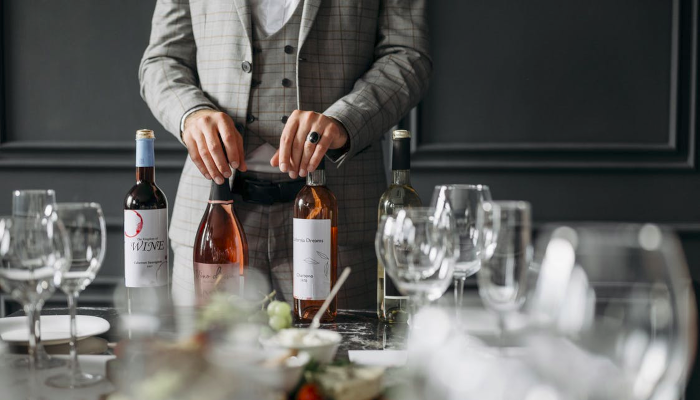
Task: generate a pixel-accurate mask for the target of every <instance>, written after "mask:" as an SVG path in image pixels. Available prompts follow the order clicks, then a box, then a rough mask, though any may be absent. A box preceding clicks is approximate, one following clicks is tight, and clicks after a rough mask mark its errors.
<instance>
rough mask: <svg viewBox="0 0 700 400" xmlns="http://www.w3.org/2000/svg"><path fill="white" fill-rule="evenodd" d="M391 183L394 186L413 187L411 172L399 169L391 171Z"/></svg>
mask: <svg viewBox="0 0 700 400" xmlns="http://www.w3.org/2000/svg"><path fill="white" fill-rule="evenodd" d="M391 183H392V184H394V185H402V186H411V170H409V169H399V170H392V171H391Z"/></svg>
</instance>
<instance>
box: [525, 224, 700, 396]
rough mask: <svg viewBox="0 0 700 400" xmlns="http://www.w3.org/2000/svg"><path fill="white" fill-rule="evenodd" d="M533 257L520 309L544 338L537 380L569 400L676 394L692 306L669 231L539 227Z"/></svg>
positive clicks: (692, 339) (690, 335)
mask: <svg viewBox="0 0 700 400" xmlns="http://www.w3.org/2000/svg"><path fill="white" fill-rule="evenodd" d="M535 259H536V260H537V261H538V263H539V265H540V271H539V278H538V280H537V284H536V286H535V287H532V288H531V289H528V292H529V294H528V300H527V305H526V307H525V310H526V311H527V314H528V315H529V316H530V317H531V320H532V321H534V322H535V323H536V325H537V326H539V327H540V328H543V331H544V332H546V333H548V335H541V336H540V337H539V339H538V342H535V343H536V344H538V346H537V347H535V348H533V351H532V354H533V355H534V356H533V357H531V358H530V360H531V362H532V365H533V366H534V368H535V369H536V370H537V372H538V373H539V374H541V376H544V377H547V379H549V380H550V381H552V382H553V383H555V384H557V385H558V386H560V387H561V388H565V389H567V391H568V392H570V393H572V394H574V395H575V398H589V399H602V398H606V399H607V398H610V399H612V398H614V399H632V400H646V399H654V400H656V399H678V398H681V397H683V396H682V393H683V390H684V388H685V384H686V381H687V377H688V372H689V368H690V366H691V365H692V363H693V359H694V356H695V351H696V339H697V338H696V330H697V321H696V319H697V309H696V302H695V295H694V293H693V285H692V279H691V277H690V273H689V270H688V265H687V263H686V260H685V256H684V254H683V250H682V247H681V244H680V240H679V239H678V237H677V236H676V235H675V234H674V233H673V232H672V231H670V230H669V229H666V228H663V227H659V226H657V225H652V224H644V225H643V224H620V223H595V224H593V223H588V224H586V223H578V224H566V225H550V226H545V227H544V228H543V229H542V231H541V232H540V233H539V235H538V239H537V243H536V251H535ZM571 376H576V379H571Z"/></svg>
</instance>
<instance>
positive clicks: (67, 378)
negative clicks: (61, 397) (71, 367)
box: [46, 372, 104, 389]
mask: <svg viewBox="0 0 700 400" xmlns="http://www.w3.org/2000/svg"><path fill="white" fill-rule="evenodd" d="M103 380H104V376H102V375H97V374H94V375H93V374H86V373H84V372H83V373H79V374H75V375H73V374H72V373H70V372H67V373H64V374H60V375H55V376H52V377H50V378H48V379H47V380H46V384H47V385H48V386H51V387H55V388H61V389H75V388H82V387H87V386H92V385H96V384H98V383H100V382H102V381H103Z"/></svg>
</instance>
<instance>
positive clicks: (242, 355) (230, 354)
mask: <svg viewBox="0 0 700 400" xmlns="http://www.w3.org/2000/svg"><path fill="white" fill-rule="evenodd" d="M207 359H208V360H209V362H210V363H212V364H214V365H216V366H219V367H221V368H224V369H227V370H229V371H235V372H236V373H238V374H240V375H241V376H245V377H246V379H250V380H251V381H253V382H255V383H257V384H259V385H261V386H263V387H266V388H272V389H276V390H280V391H284V392H291V391H292V390H293V389H294V388H295V387H296V386H297V384H299V380H301V375H302V374H303V373H304V366H305V365H306V364H308V363H309V361H311V356H310V355H309V354H307V353H304V352H300V353H298V354H296V355H294V356H291V355H290V351H289V350H285V349H264V350H263V349H241V348H226V347H223V348H222V347H220V348H217V349H214V350H212V351H210V352H209V354H208V355H207Z"/></svg>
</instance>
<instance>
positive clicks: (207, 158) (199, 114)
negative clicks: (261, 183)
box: [182, 109, 248, 185]
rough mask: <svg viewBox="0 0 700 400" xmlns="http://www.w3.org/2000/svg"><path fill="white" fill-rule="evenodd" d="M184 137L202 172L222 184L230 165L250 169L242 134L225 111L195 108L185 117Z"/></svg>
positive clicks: (193, 158)
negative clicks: (247, 165)
mask: <svg viewBox="0 0 700 400" xmlns="http://www.w3.org/2000/svg"><path fill="white" fill-rule="evenodd" d="M219 137H221V139H219ZM182 140H183V141H184V142H185V146H187V151H188V152H189V154H190V158H192V161H193V162H194V165H196V166H197V168H199V172H201V173H202V175H204V177H206V178H207V179H214V181H215V182H216V183H217V184H219V185H221V184H222V183H224V178H226V179H228V178H229V177H230V176H231V168H233V169H236V168H238V169H239V170H241V171H245V170H247V169H248V168H247V167H246V165H245V156H244V154H243V138H242V137H241V134H240V133H239V132H238V130H237V129H236V126H235V124H234V123H233V120H232V119H231V117H229V116H228V114H226V113H222V112H219V111H215V110H209V109H206V110H199V111H196V112H193V113H192V114H190V115H189V116H187V119H185V130H184V131H182ZM222 143H223V147H222ZM224 151H226V153H224ZM227 157H228V162H227V161H226V160H227Z"/></svg>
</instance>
